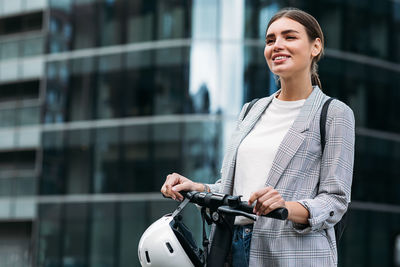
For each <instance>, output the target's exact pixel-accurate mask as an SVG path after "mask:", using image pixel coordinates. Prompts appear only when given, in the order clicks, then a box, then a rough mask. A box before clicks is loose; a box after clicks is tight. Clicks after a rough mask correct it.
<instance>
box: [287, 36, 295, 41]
mask: <svg viewBox="0 0 400 267" xmlns="http://www.w3.org/2000/svg"><path fill="white" fill-rule="evenodd" d="M286 39H289V40H294V39H296V37H295V36H286Z"/></svg>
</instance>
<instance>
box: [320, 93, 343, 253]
mask: <svg viewBox="0 0 400 267" xmlns="http://www.w3.org/2000/svg"><path fill="white" fill-rule="evenodd" d="M332 100H333V98H329V99H328V100H326V101H325V103H324V105H323V106H322V110H321V117H320V120H319V129H320V133H321V150H322V153H324V149H325V135H326V134H325V128H326V117H327V114H328V108H329V104H330V103H331V101H332ZM347 217H348V216H347V212H345V213H344V214H343V216H342V218H341V219H340V221H338V222H337V223H336V224H335V226H334V229H335V237H336V245H337V246H338V245H339V241H340V239H341V238H342V235H343V232H344V229H345V227H346V224H347Z"/></svg>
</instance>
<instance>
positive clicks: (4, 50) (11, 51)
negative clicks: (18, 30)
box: [0, 40, 20, 60]
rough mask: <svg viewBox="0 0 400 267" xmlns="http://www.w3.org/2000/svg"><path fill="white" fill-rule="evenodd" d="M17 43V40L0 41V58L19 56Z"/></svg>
mask: <svg viewBox="0 0 400 267" xmlns="http://www.w3.org/2000/svg"><path fill="white" fill-rule="evenodd" d="M19 44H20V42H19V41H18V40H17V41H9V42H2V43H1V46H0V47H1V59H2V60H4V59H9V58H17V57H18V56H19Z"/></svg>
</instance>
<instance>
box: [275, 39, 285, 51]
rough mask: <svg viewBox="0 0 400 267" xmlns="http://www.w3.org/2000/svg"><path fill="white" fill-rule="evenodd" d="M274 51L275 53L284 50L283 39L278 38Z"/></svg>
mask: <svg viewBox="0 0 400 267" xmlns="http://www.w3.org/2000/svg"><path fill="white" fill-rule="evenodd" d="M273 49H274V51H279V50H282V49H283V39H282V38H281V37H278V38H276V40H275V42H274V47H273Z"/></svg>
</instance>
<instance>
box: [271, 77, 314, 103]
mask: <svg viewBox="0 0 400 267" xmlns="http://www.w3.org/2000/svg"><path fill="white" fill-rule="evenodd" d="M312 91H313V87H312V83H311V75H309V73H308V74H306V75H301V76H297V77H294V76H291V77H287V78H281V92H280V94H279V96H278V99H279V100H283V101H296V100H301V99H306V98H307V97H308V96H309V95H310V94H311V92H312Z"/></svg>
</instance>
